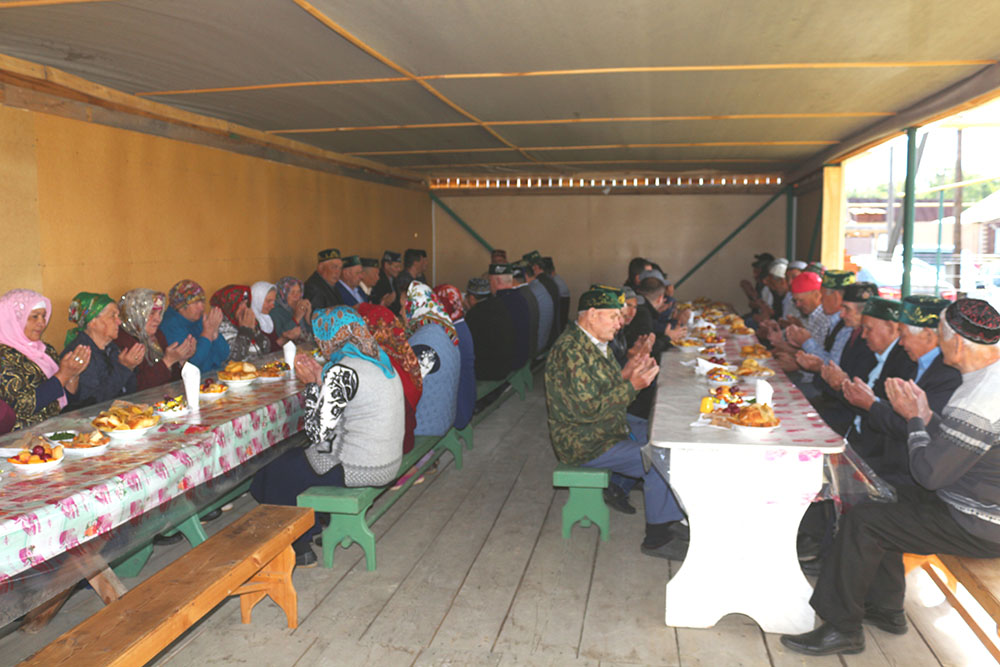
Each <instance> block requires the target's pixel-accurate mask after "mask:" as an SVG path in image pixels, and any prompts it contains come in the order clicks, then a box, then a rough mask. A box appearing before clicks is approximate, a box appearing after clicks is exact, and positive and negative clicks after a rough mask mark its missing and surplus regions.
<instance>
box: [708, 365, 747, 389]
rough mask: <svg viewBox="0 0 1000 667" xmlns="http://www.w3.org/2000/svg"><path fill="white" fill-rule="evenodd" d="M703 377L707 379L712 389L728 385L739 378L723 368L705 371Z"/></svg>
mask: <svg viewBox="0 0 1000 667" xmlns="http://www.w3.org/2000/svg"><path fill="white" fill-rule="evenodd" d="M705 378H706V379H707V380H708V385H709V386H710V387H712V388H713V389H714V388H716V387H722V386H730V385H734V384H736V383H737V382H739V378H737V377H736V374H735V373H733V372H732V371H730V370H726V369H725V368H713V369H711V370H710V371H708V372H707V373H705Z"/></svg>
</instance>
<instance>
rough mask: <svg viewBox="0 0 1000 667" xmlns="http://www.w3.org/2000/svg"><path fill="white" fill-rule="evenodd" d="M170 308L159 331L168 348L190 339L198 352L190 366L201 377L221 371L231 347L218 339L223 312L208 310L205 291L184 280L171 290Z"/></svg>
mask: <svg viewBox="0 0 1000 667" xmlns="http://www.w3.org/2000/svg"><path fill="white" fill-rule="evenodd" d="M168 301H169V302H170V307H169V308H167V311H166V312H165V313H163V322H162V323H161V324H160V331H161V332H162V333H163V338H164V339H165V340H166V341H167V345H168V346H169V345H173V344H174V343H183V342H184V341H185V340H187V338H188V336H191V337H192V338H194V340H195V350H194V354H193V355H191V358H190V359H188V362H189V363H192V364H194V365H195V366H197V367H198V368H199V369H201V372H202V373H207V372H209V371H211V370H213V369H216V368H222V367H223V366H224V365H225V364H226V360H227V359H229V343H227V342H226V339H225V338H223V337H222V336H220V335H219V326H220V325H221V323H222V311H221V310H220V309H218V308H211V309H209V310H208V311H207V312H206V310H205V290H203V289H202V287H201V285H199V284H198V283H196V282H195V281H193V280H182V281H180V282H179V283H177V284H176V285H174V286H173V287H171V288H170V294H169V295H168Z"/></svg>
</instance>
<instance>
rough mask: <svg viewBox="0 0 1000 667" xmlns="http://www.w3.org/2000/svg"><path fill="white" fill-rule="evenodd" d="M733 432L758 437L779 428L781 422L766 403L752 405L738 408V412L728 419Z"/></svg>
mask: <svg viewBox="0 0 1000 667" xmlns="http://www.w3.org/2000/svg"><path fill="white" fill-rule="evenodd" d="M729 421H731V422H732V423H733V430H734V431H736V432H737V433H742V434H743V435H749V436H752V437H755V438H756V437H760V436H763V435H766V434H768V433H770V432H771V431H773V430H774V429H776V428H778V427H779V426H781V420H780V419H778V417H777V416H775V414H774V410H773V409H771V406H770V405H767V404H766V403H753V404H751V405H747V406H744V407H742V408H740V411H739V412H738V413H736V414H735V415H731V416H730V417H729Z"/></svg>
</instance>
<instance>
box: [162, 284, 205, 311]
mask: <svg viewBox="0 0 1000 667" xmlns="http://www.w3.org/2000/svg"><path fill="white" fill-rule="evenodd" d="M168 298H169V301H170V307H171V308H173V309H174V310H180V309H181V308H183V307H184V306H186V305H188V304H191V303H194V302H195V301H204V300H205V290H204V289H203V288H202V286H201V285H199V284H198V283H196V282H195V281H193V280H182V281H180V282H179V283H177V284H176V285H174V286H173V287H171V288H170V295H169V297H168Z"/></svg>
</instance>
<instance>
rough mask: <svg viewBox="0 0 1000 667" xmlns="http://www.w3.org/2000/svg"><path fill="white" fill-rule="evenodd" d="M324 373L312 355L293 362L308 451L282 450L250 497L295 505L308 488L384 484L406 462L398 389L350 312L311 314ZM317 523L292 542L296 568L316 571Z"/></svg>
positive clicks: (383, 359)
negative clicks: (300, 390) (301, 391)
mask: <svg viewBox="0 0 1000 667" xmlns="http://www.w3.org/2000/svg"><path fill="white" fill-rule="evenodd" d="M312 324H313V332H314V333H315V335H316V342H317V343H318V344H319V349H320V351H321V352H322V353H323V355H324V356H325V357H326V358H327V359H329V361H328V362H327V363H326V365H325V366H323V367H322V368H321V367H320V365H319V364H318V363H317V362H316V360H315V359H314V358H313V357H312V356H311V355H305V354H300V355H298V356H297V357H296V358H295V374H296V377H298V379H300V380H302V381H303V382H306V383H308V384H307V386H306V389H305V396H306V406H305V412H306V417H305V428H306V433H307V434H308V436H309V445H308V446H307V447H305V448H304V449H292V450H290V451H287V452H285V453H284V454H282V455H281V456H279V457H278V458H277V459H275V460H274V461H273V462H272V463H270V464H269V465H268V466H267V467H266V468H264V469H263V470H261V471H260V472H258V473H257V474H256V475H255V476H254V479H253V483H252V484H251V486H250V493H251V494H252V495H253V497H254V498H255V499H256V500H257V502H260V503H271V504H274V505H295V504H296V498H297V497H298V495H299V494H300V493H302V492H303V491H305V490H306V489H308V488H309V487H311V486H320V485H326V486H384V485H386V484H388V483H389V482H391V481H392V480H393V479H395V478H396V475H397V474H398V473H399V463H400V461H401V460H402V458H403V449H402V443H403V386H402V385H401V384H400V381H399V376H398V375H397V374H396V371H395V370H393V367H392V363H391V362H390V361H389V358H388V356H386V353H385V352H384V351H383V350H382V349H381V348H379V346H378V343H376V342H375V339H374V337H372V335H371V333H369V332H368V328H367V327H366V326H365V322H364V320H362V319H361V317H360V316H359V315H358V314H357V313H356V312H355V311H354V309H353V308H349V307H347V306H336V307H334V308H323V309H320V310H318V311H317V312H316V313H315V314H314V315H313V321H312ZM318 532H319V525H318V524H317V525H314V526H313V527H312V528H311V529H310V530H308V531H307V532H306V533H305V534H304V535H303V536H302V537H300V538H299V539H297V540H296V541H295V542H293V543H292V546H293V547H294V548H295V563H296V564H297V565H299V566H308V565H314V564H315V563H316V554H315V552H314V551H313V550H312V547H311V546H310V544H311V542H312V539H313V537H314V536H315V535H316V534H317V533H318Z"/></svg>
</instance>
